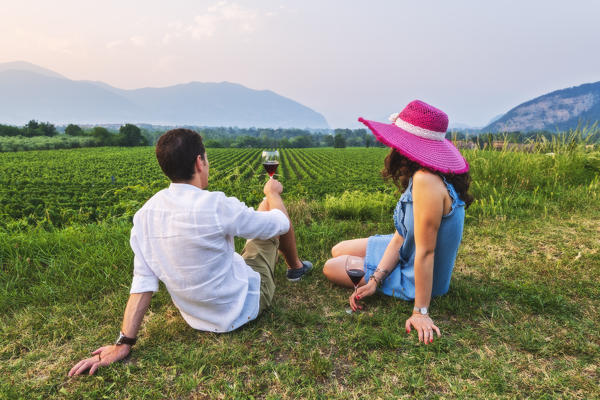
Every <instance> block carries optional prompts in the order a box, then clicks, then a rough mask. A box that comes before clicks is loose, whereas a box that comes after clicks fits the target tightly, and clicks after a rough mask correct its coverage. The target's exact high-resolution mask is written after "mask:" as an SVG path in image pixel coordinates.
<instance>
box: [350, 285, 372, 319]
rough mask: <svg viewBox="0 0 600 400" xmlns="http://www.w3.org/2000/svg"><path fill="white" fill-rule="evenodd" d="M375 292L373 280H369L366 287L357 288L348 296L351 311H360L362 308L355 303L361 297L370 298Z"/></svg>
mask: <svg viewBox="0 0 600 400" xmlns="http://www.w3.org/2000/svg"><path fill="white" fill-rule="evenodd" d="M376 291H377V282H375V280H374V279H369V282H368V283H367V284H366V285H363V286H361V287H359V288H358V289H357V290H355V291H354V292H352V294H351V295H350V299H349V300H350V307H351V308H352V311H356V310H357V309H360V310H362V306H361V305H359V304H358V303H357V302H356V301H357V300H360V299H362V298H363V297H369V296H372V295H373V293H375V292H376Z"/></svg>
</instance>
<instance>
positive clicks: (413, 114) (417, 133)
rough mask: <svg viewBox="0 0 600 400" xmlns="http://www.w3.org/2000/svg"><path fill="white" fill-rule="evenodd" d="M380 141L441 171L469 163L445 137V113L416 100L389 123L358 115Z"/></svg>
mask: <svg viewBox="0 0 600 400" xmlns="http://www.w3.org/2000/svg"><path fill="white" fill-rule="evenodd" d="M358 120H359V121H360V122H362V123H363V124H365V125H366V126H367V127H368V128H369V129H370V130H371V132H373V134H374V135H375V137H376V138H377V140H379V141H380V142H381V143H383V144H385V145H387V146H389V147H392V148H394V149H396V150H397V151H398V152H399V153H401V154H402V155H404V156H406V157H408V158H409V159H411V160H413V161H415V162H417V163H419V164H420V165H422V166H424V167H426V168H430V169H433V170H436V171H440V172H442V173H444V174H448V173H452V174H464V173H465V172H467V171H469V164H468V163H467V161H466V160H465V159H464V157H463V156H462V155H461V154H460V152H459V151H458V149H457V148H456V147H454V145H453V144H452V142H451V141H449V140H448V139H446V138H445V136H446V129H447V128H448V116H447V115H446V113H445V112H443V111H442V110H438V109H437V108H435V107H432V106H430V105H429V104H427V103H425V102H422V101H420V100H414V101H411V102H410V103H409V104H408V105H407V106H406V107H405V108H404V110H402V112H400V113H396V114H392V115H391V116H390V120H391V121H392V123H391V124H384V123H381V122H375V121H368V120H366V119H363V118H359V119H358Z"/></svg>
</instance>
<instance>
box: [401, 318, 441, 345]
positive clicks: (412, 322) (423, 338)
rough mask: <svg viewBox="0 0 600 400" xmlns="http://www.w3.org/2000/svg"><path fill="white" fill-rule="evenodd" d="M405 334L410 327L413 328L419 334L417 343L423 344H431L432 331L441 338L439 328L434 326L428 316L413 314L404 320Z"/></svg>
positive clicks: (408, 331)
mask: <svg viewBox="0 0 600 400" xmlns="http://www.w3.org/2000/svg"><path fill="white" fill-rule="evenodd" d="M405 325H406V333H410V327H411V326H412V327H413V328H415V330H416V331H417V333H418V334H419V342H423V343H425V344H429V343H433V331H434V330H435V331H436V332H437V335H438V337H440V336H442V334H441V333H440V328H438V327H437V326H435V324H434V323H433V320H432V319H431V318H430V317H429V315H421V314H413V315H412V316H411V317H410V318H409V319H407V320H406V324H405Z"/></svg>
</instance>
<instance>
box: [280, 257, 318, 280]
mask: <svg viewBox="0 0 600 400" xmlns="http://www.w3.org/2000/svg"><path fill="white" fill-rule="evenodd" d="M311 269H313V265H312V263H311V262H310V261H302V268H294V269H288V270H287V273H286V274H285V276H286V277H287V280H288V281H290V282H298V281H299V280H300V279H302V277H303V276H304V275H306V274H307V273H308V272H309V271H310V270H311Z"/></svg>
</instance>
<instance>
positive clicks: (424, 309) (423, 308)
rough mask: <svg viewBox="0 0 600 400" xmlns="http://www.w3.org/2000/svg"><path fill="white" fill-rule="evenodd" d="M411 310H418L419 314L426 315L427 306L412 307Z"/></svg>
mask: <svg viewBox="0 0 600 400" xmlns="http://www.w3.org/2000/svg"><path fill="white" fill-rule="evenodd" d="M413 311H415V312H418V313H419V314H421V315H427V307H414V308H413Z"/></svg>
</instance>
